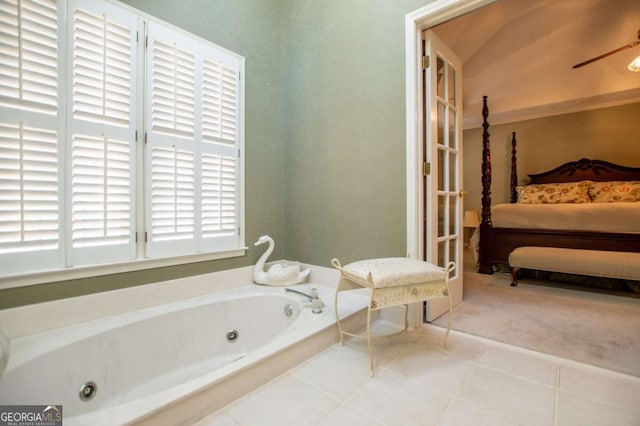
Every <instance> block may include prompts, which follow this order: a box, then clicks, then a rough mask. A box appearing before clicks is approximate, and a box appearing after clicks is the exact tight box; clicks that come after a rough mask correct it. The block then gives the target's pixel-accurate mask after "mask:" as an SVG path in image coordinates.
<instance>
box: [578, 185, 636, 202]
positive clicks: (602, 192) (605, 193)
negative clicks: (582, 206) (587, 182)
mask: <svg viewBox="0 0 640 426" xmlns="http://www.w3.org/2000/svg"><path fill="white" fill-rule="evenodd" d="M589 196H590V197H591V201H593V202H594V203H612V202H618V201H627V202H628V201H640V181H619V182H618V181H616V182H591V186H590V187H589Z"/></svg>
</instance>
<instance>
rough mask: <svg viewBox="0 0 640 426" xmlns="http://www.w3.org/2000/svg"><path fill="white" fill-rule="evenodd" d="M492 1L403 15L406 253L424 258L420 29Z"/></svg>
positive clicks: (471, 0) (433, 6)
mask: <svg viewBox="0 0 640 426" xmlns="http://www.w3.org/2000/svg"><path fill="white" fill-rule="evenodd" d="M495 1H496V0H436V1H434V2H432V3H430V4H428V5H426V6H424V7H422V8H420V9H418V10H415V11H413V12H411V13H409V14H407V15H406V16H405V80H406V132H407V133H406V152H407V153H406V157H407V256H409V257H411V258H414V259H423V257H424V238H423V235H424V225H423V215H424V209H423V206H424V191H423V188H422V180H423V168H422V162H423V158H424V157H423V156H424V152H423V148H422V141H423V137H424V134H423V129H424V127H423V126H424V122H423V118H422V117H423V108H424V106H423V99H422V93H424V92H423V82H422V38H421V37H422V31H424V30H425V29H427V28H431V27H434V26H436V25H438V24H441V23H443V22H445V21H448V20H451V19H454V18H457V17H458V16H461V15H464V14H466V13H469V12H471V11H473V10H475V9H478V8H480V7H482V6H486V5H488V4H491V3H494V2H495ZM410 317H411V319H410V323H411V324H412V325H413V326H414V327H417V326H418V325H419V324H421V323H422V309H421V306H420V308H418V307H415V304H414V305H413V306H412V309H411V310H410Z"/></svg>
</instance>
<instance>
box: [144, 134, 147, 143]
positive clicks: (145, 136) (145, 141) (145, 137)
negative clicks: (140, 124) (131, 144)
mask: <svg viewBox="0 0 640 426" xmlns="http://www.w3.org/2000/svg"><path fill="white" fill-rule="evenodd" d="M144 143H145V144H146V143H147V132H144Z"/></svg>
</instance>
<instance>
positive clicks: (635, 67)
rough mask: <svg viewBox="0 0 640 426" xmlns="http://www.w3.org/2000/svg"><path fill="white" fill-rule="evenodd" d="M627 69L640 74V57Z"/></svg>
mask: <svg viewBox="0 0 640 426" xmlns="http://www.w3.org/2000/svg"><path fill="white" fill-rule="evenodd" d="M627 68H629V71H633V72H640V56H637V57H636V58H635V59H634V60H633V61H631V62H630V63H629V65H628V66H627Z"/></svg>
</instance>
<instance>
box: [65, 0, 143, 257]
mask: <svg viewBox="0 0 640 426" xmlns="http://www.w3.org/2000/svg"><path fill="white" fill-rule="evenodd" d="M70 6H71V7H70V9H69V10H70V11H71V16H70V19H72V25H73V27H72V28H73V30H72V31H71V35H70V40H69V43H70V45H71V46H72V60H71V69H70V80H69V81H70V84H69V86H68V87H69V93H68V97H67V100H68V103H69V107H68V113H67V117H68V140H69V147H70V148H69V150H68V151H69V152H68V154H69V163H70V167H71V169H70V170H71V179H70V183H71V188H70V195H71V200H70V204H71V217H70V228H71V229H70V232H69V233H68V234H69V239H70V245H71V259H70V261H69V262H70V263H71V264H72V265H82V264H95V263H102V262H113V261H118V260H127V259H133V258H135V226H134V225H135V189H134V188H135V167H134V166H135V111H136V97H135V94H136V84H135V72H136V66H137V64H136V58H137V55H136V30H137V17H136V16H135V15H134V14H132V13H131V12H128V11H126V10H124V9H122V8H119V7H117V6H114V5H112V4H110V3H106V2H103V1H89V0H72V1H71V2H70Z"/></svg>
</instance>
